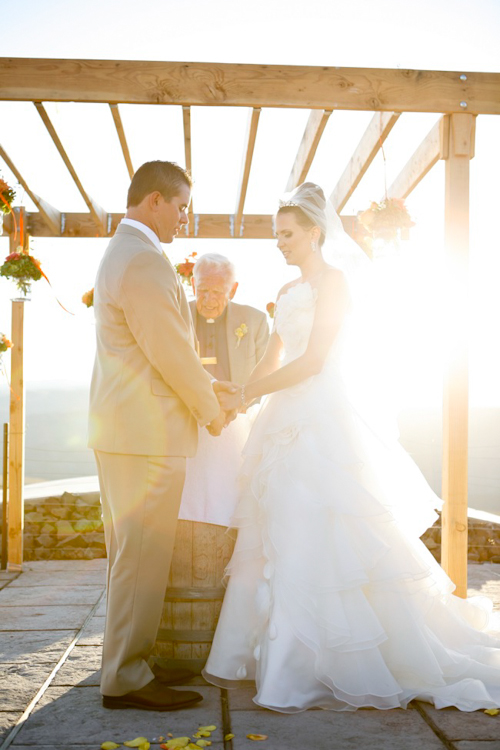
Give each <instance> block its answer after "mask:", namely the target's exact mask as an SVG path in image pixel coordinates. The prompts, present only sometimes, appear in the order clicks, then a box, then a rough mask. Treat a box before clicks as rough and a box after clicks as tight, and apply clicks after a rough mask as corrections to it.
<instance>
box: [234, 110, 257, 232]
mask: <svg viewBox="0 0 500 750" xmlns="http://www.w3.org/2000/svg"><path fill="white" fill-rule="evenodd" d="M260 112H261V110H260V109H253V110H252V111H251V112H250V118H249V120H248V128H247V135H246V144H245V158H244V160H243V167H242V170H241V177H240V184H239V187H238V197H237V199H236V210H235V212H234V236H235V237H240V235H241V233H242V231H241V230H242V226H241V221H242V218H243V210H244V208H245V198H246V196H247V189H248V180H249V179H250V169H251V166H252V158H253V151H254V148H255V140H256V138H257V128H258V126H259V117H260Z"/></svg>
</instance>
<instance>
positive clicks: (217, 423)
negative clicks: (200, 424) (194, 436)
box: [207, 409, 226, 437]
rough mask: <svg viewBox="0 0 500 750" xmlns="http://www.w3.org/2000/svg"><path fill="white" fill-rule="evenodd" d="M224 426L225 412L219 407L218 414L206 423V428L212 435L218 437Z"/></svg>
mask: <svg viewBox="0 0 500 750" xmlns="http://www.w3.org/2000/svg"><path fill="white" fill-rule="evenodd" d="M225 426H226V412H225V411H223V410H222V409H221V410H220V412H219V414H218V416H217V417H215V419H212V421H211V422H210V424H207V430H208V431H209V433H210V434H211V435H212V437H219V435H220V434H221V432H222V430H223V428H224V427H225Z"/></svg>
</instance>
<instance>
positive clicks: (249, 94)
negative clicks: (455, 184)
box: [0, 57, 500, 114]
mask: <svg viewBox="0 0 500 750" xmlns="http://www.w3.org/2000/svg"><path fill="white" fill-rule="evenodd" d="M499 91H500V73H478V72H472V73H470V72H467V71H435V70H400V69H389V68H337V67H326V66H321V67H320V66H315V67H313V66H305V65H247V64H245V65H240V64H233V63H188V62H151V61H149V60H65V59H61V60H58V59H31V58H8V57H3V58H0V100H4V101H59V102H74V101H79V102H101V103H106V104H118V103H123V104H180V105H185V106H194V105H200V106H203V105H222V106H241V107H264V106H267V107H294V108H297V107H305V108H307V109H349V110H368V111H386V112H443V113H447V112H448V113H451V112H464V111H465V112H470V113H473V114H500V95H499V93H498V92H499Z"/></svg>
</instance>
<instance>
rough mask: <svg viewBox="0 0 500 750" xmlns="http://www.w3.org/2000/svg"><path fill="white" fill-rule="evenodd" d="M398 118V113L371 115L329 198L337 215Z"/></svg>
mask: <svg viewBox="0 0 500 750" xmlns="http://www.w3.org/2000/svg"><path fill="white" fill-rule="evenodd" d="M398 118H399V113H398V112H377V114H375V115H373V117H372V119H371V121H370V124H369V125H368V127H367V129H366V130H365V132H364V134H363V137H362V138H361V140H360V142H359V144H358V146H357V148H356V151H355V152H354V154H353V156H352V158H351V159H350V161H349V164H348V165H347V167H346V168H345V169H344V172H343V174H342V176H341V178H340V180H339V181H338V182H337V184H336V186H335V187H334V189H333V192H332V194H331V196H330V200H331V202H332V203H333V207H334V208H335V210H336V211H337V212H338V213H340V211H342V209H343V208H344V206H345V204H346V203H347V201H348V200H349V198H350V197H351V195H352V194H353V193H354V191H355V189H356V187H357V186H358V185H359V183H360V181H361V178H362V177H363V175H364V174H365V172H366V170H367V169H368V167H369V166H370V164H371V163H372V161H373V160H374V158H375V156H376V155H377V153H378V151H379V150H380V148H381V147H382V144H383V142H384V141H385V139H386V138H387V136H388V135H389V133H390V132H391V130H392V128H393V127H394V125H395V124H396V122H397V121H398Z"/></svg>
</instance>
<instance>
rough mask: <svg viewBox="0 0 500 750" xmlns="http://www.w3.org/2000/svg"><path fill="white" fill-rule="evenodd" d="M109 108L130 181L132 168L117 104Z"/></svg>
mask: <svg viewBox="0 0 500 750" xmlns="http://www.w3.org/2000/svg"><path fill="white" fill-rule="evenodd" d="M109 108H110V110H111V114H112V116H113V122H114V123H115V128H116V132H117V135H118V140H119V141H120V146H121V149H122V154H123V158H124V159H125V164H126V165H127V170H128V175H129V177H130V179H132V177H133V176H134V167H133V165H132V159H131V158H130V151H129V148H128V143H127V138H126V136H125V130H124V128H123V122H122V118H121V115H120V111H119V109H118V104H110V105H109Z"/></svg>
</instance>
